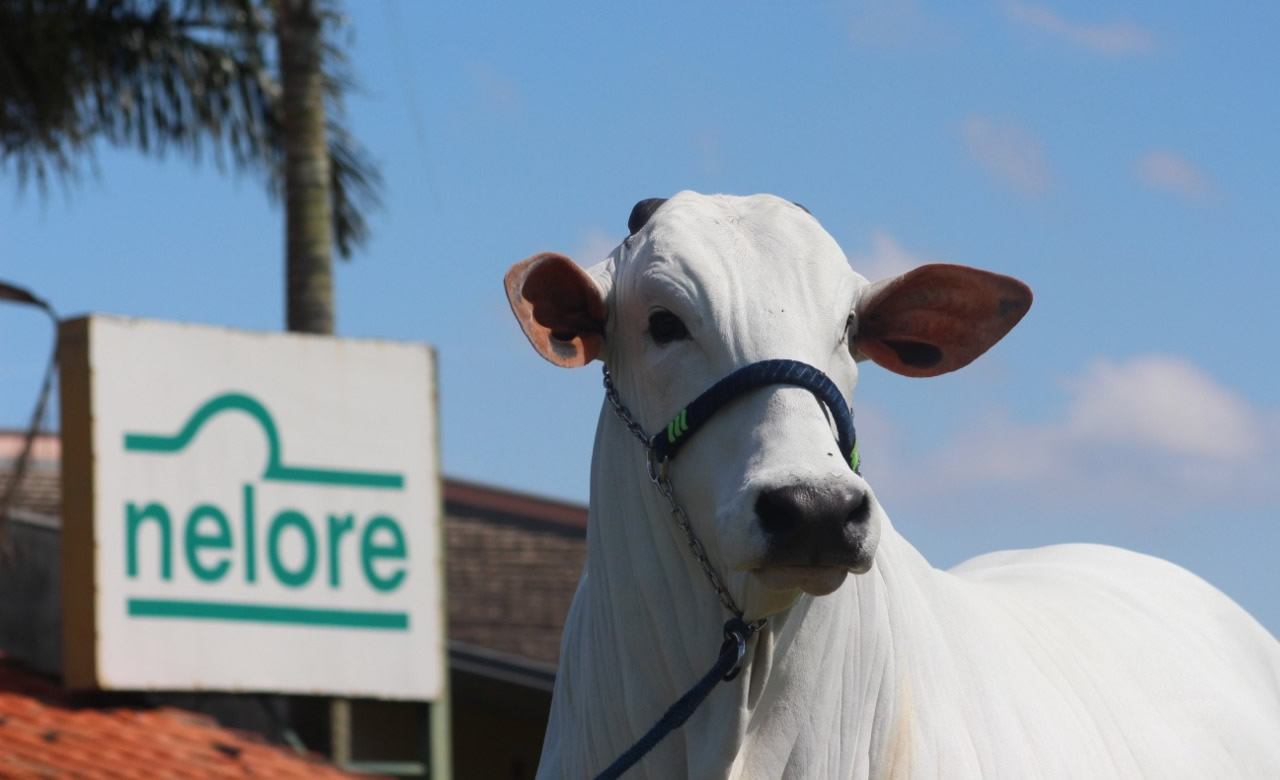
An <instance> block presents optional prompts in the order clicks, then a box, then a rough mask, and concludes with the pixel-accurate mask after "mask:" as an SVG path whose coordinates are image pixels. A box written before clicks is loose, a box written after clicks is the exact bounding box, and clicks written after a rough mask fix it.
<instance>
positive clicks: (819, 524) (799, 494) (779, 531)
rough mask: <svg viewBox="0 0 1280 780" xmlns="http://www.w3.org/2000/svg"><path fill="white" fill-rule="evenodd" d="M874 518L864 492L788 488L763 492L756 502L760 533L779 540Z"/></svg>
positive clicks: (807, 486)
mask: <svg viewBox="0 0 1280 780" xmlns="http://www.w3.org/2000/svg"><path fill="white" fill-rule="evenodd" d="M870 514H871V506H870V502H869V500H868V498H867V495H866V493H864V492H862V491H860V490H852V489H849V490H820V489H817V488H814V487H811V486H809V485H787V486H785V487H779V488H773V489H772V490H764V491H761V493H760V495H759V496H758V497H757V498H756V517H757V518H758V520H759V522H760V529H761V530H762V531H764V532H765V534H766V535H768V536H769V537H771V538H773V539H775V540H777V539H781V538H784V537H787V536H790V535H792V534H794V533H796V532H801V533H803V532H804V531H805V530H808V529H813V530H817V529H821V528H824V527H825V528H831V529H835V528H842V527H848V526H853V525H857V524H861V523H865V522H866V521H867V518H868V517H869V516H870Z"/></svg>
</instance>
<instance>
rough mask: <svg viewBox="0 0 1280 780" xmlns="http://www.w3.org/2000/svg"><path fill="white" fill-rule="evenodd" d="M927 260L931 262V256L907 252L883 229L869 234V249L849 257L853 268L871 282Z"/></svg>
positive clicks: (895, 274) (906, 269)
mask: <svg viewBox="0 0 1280 780" xmlns="http://www.w3.org/2000/svg"><path fill="white" fill-rule="evenodd" d="M928 262H931V258H928V257H925V256H924V255H918V254H915V253H912V252H908V251H907V250H906V249H904V248H903V246H902V244H899V243H898V240H897V239H896V238H894V237H893V236H891V235H889V233H888V232H886V231H884V230H877V231H875V232H873V233H872V234H871V248H870V250H868V251H866V252H860V253H857V254H854V255H851V256H850V257H849V264H850V265H852V266H853V270H855V271H857V272H858V273H860V274H862V275H863V276H865V277H866V278H867V279H869V280H870V281H873V282H874V281H876V280H877V279H885V278H887V277H890V276H897V275H898V274H900V273H904V272H906V271H910V270H911V269H912V268H915V267H916V266H920V265H924V264H925V263H928Z"/></svg>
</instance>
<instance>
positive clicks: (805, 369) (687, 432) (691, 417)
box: [650, 359, 861, 472]
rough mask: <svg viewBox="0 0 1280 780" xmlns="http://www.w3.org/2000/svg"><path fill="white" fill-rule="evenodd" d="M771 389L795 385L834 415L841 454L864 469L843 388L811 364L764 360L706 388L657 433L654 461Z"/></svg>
mask: <svg viewBox="0 0 1280 780" xmlns="http://www.w3.org/2000/svg"><path fill="white" fill-rule="evenodd" d="M769 385H795V386H796V387H803V388H804V389H805V390H808V391H809V392H811V393H813V394H814V396H816V397H817V399H818V400H819V401H821V402H822V403H823V405H825V406H826V407H827V409H828V410H829V411H830V413H831V419H832V420H833V421H834V422H835V425H836V432H837V434H838V437H839V443H840V454H841V455H843V456H844V459H845V462H846V463H848V464H849V467H850V468H852V469H853V470H854V471H855V472H856V471H858V468H859V466H861V459H860V458H859V456H858V435H857V433H856V432H855V431H854V428H853V412H851V411H849V405H848V404H847V403H846V402H845V400H844V395H843V394H841V392H840V388H838V387H836V383H835V382H832V381H831V378H830V377H828V376H827V375H826V374H824V373H822V372H821V371H819V370H818V369H816V368H814V367H813V366H811V365H809V364H808V363H801V362H800V361H798V360H782V359H778V360H761V361H759V362H758V363H752V364H751V365H749V366H743V367H742V368H740V369H738V370H737V371H734V372H733V373H732V374H729V375H728V376H726V377H725V378H723V379H721V380H720V381H719V382H716V383H715V384H714V385H712V386H711V387H709V388H707V390H706V392H704V393H703V394H702V395H700V396H698V397H697V398H695V399H693V402H692V403H690V404H689V405H688V406H686V407H685V408H683V409H681V410H680V411H679V413H677V414H676V416H675V417H674V418H673V419H672V420H671V422H669V423H667V427H666V428H664V429H662V430H660V431H658V432H657V433H655V434H654V435H653V436H652V437H651V438H650V441H651V442H652V443H653V457H654V460H655V461H656V462H658V463H662V462H663V461H664V460H666V459H668V458H672V457H674V456H675V454H676V453H677V452H678V451H679V450H680V448H681V447H683V446H684V443H685V442H687V441H688V440H689V439H690V438H692V436H693V433H694V431H697V430H698V429H699V428H701V427H702V426H703V425H704V424H706V422H707V421H708V420H710V419H711V416H712V415H714V414H715V413H716V412H717V411H719V410H720V409H721V407H723V406H724V405H725V404H727V403H729V402H730V401H732V400H733V399H735V398H737V397H738V396H740V395H742V394H743V393H747V392H750V391H752V390H755V389H758V388H761V387H767V386H769Z"/></svg>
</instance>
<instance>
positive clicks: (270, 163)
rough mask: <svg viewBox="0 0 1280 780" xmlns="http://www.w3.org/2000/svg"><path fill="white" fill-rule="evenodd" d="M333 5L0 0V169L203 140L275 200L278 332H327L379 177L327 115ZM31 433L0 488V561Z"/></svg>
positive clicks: (61, 166) (61, 169) (29, 170)
mask: <svg viewBox="0 0 1280 780" xmlns="http://www.w3.org/2000/svg"><path fill="white" fill-rule="evenodd" d="M336 2H337V0H275V1H274V2H273V1H272V0H0V170H3V169H6V168H9V169H12V170H14V171H15V172H16V174H17V180H18V183H19V185H20V186H21V185H23V184H25V183H26V182H27V181H28V180H30V179H33V178H34V179H35V180H36V182H37V183H38V185H39V187H40V188H41V190H42V191H43V190H44V189H45V188H46V186H47V184H48V181H49V179H50V178H51V177H57V178H59V179H61V180H63V181H64V182H66V181H71V180H74V179H76V178H78V176H79V175H80V173H81V172H82V167H81V166H82V164H83V162H84V161H85V160H91V159H92V155H93V143H94V142H95V141H97V140H98V139H102V140H105V141H106V142H108V143H110V144H112V145H114V146H125V147H128V146H132V147H135V148H137V149H139V150H140V151H142V152H143V153H147V154H159V155H163V154H164V153H166V152H167V151H169V150H170V149H174V150H177V151H179V152H182V153H186V154H188V155H191V156H193V157H195V158H196V159H200V158H201V156H202V155H203V154H204V152H205V151H206V150H207V149H211V150H212V151H213V153H214V157H215V161H216V162H217V163H218V165H219V166H220V167H225V166H226V164H227V162H228V159H229V161H230V163H231V165H232V166H233V167H234V168H236V169H238V170H244V171H250V172H253V173H256V174H258V175H260V176H261V177H262V178H263V181H264V183H265V185H266V186H267V188H268V191H269V192H270V193H271V194H272V195H273V196H275V197H277V198H278V197H280V196H281V195H282V194H283V195H284V201H285V211H286V221H287V225H288V229H287V242H286V264H285V265H286V278H287V285H286V291H285V297H286V312H287V315H286V323H287V326H288V328H289V329H290V330H301V331H306V332H312V333H332V332H333V279H332V264H333V260H332V246H333V245H334V244H336V245H337V249H338V252H339V254H340V255H341V256H342V257H344V258H347V257H350V256H351V253H352V251H353V250H354V248H355V247H356V246H358V245H360V244H362V243H363V242H364V241H365V240H366V239H367V238H368V235H369V231H368V224H367V223H366V221H365V213H366V212H367V211H368V210H370V209H372V208H376V207H377V205H378V189H379V187H380V184H381V179H380V176H379V173H378V170H377V168H376V166H375V165H374V164H373V163H372V162H371V160H370V159H369V157H368V155H367V154H366V152H365V151H364V149H363V148H361V147H360V145H359V144H358V143H356V142H355V140H354V139H353V138H352V136H351V134H350V133H349V132H348V131H347V129H346V127H345V126H344V124H343V122H342V119H343V111H342V107H343V96H344V94H345V93H346V92H347V91H348V90H349V89H350V88H351V87H352V80H351V78H350V75H349V74H348V72H347V68H346V61H345V59H344V58H343V55H342V52H341V51H340V49H339V48H338V47H337V46H335V45H334V44H333V42H332V40H331V36H332V35H333V34H334V32H336V30H337V29H339V28H340V27H341V23H342V20H341V18H340V17H339V16H338V14H337V12H336V8H335V6H334V3H336ZM273 55H278V56H277V57H276V58H277V60H278V65H279V70H280V73H281V77H280V79H278V80H277V79H276V78H275V77H274V74H273V69H272V65H273V63H272V61H271V57H272V56H273ZM18 292H21V293H25V291H20V290H19V291H18ZM28 296H29V294H28ZM10 297H12V296H10ZM15 300H16V299H15ZM54 359H55V360H56V352H55V358H54ZM51 370H52V365H51ZM48 388H49V382H48V380H46V383H45V387H44V389H43V390H42V391H41V396H40V400H39V402H38V403H37V407H36V409H37V411H36V414H35V419H34V421H33V423H32V433H33V434H34V430H35V429H36V428H38V427H39V425H40V418H41V417H42V413H43V409H44V405H45V401H46V400H47V395H48ZM31 441H32V437H31V436H28V438H27V441H26V442H25V445H24V448H23V452H22V453H21V454H20V455H19V457H18V460H17V463H16V464H15V467H14V473H13V478H12V479H10V482H9V485H8V487H7V488H6V490H5V493H4V495H0V559H2V558H3V557H4V555H3V554H4V552H5V550H6V547H7V546H6V544H5V540H6V534H5V531H6V529H5V523H6V521H7V517H6V515H7V511H6V510H7V507H8V506H9V504H10V502H11V501H12V499H13V495H14V493H16V491H17V488H18V486H19V482H20V477H21V474H22V472H23V470H24V467H25V465H26V461H27V459H28V457H29V455H30V446H31Z"/></svg>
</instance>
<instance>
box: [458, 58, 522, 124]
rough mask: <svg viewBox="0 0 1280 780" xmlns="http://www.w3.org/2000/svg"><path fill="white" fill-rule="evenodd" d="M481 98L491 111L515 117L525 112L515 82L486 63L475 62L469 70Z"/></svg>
mask: <svg viewBox="0 0 1280 780" xmlns="http://www.w3.org/2000/svg"><path fill="white" fill-rule="evenodd" d="M467 70H468V71H470V74H471V80H472V81H473V82H474V83H475V86H476V89H477V90H478V92H479V94H480V97H481V98H482V99H483V100H484V102H485V105H487V106H488V107H489V108H490V109H491V110H493V111H497V112H498V113H501V114H507V115H511V116H514V115H516V114H520V113H521V112H523V111H524V99H523V98H521V96H520V90H519V89H517V88H516V85H515V83H514V82H512V81H511V80H510V79H508V78H507V77H506V76H503V75H502V74H501V73H498V71H496V70H494V69H493V68H492V67H491V66H490V65H488V64H487V63H484V62H473V63H471V64H470V65H469V66H468V68H467Z"/></svg>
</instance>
